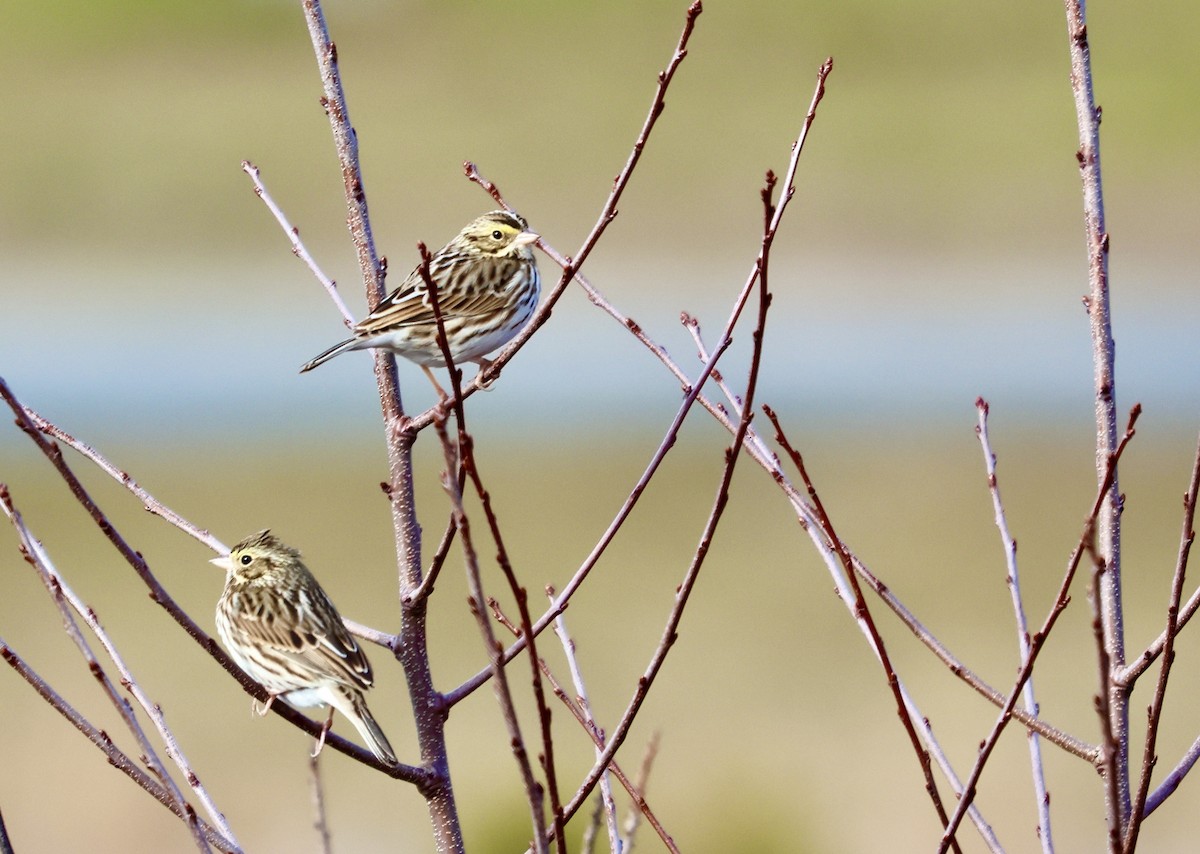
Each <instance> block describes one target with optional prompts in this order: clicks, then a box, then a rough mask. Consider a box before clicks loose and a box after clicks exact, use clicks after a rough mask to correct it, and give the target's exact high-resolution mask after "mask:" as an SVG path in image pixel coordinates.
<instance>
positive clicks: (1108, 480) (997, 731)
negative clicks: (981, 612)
mask: <svg viewBox="0 0 1200 854" xmlns="http://www.w3.org/2000/svg"><path fill="white" fill-rule="evenodd" d="M1141 411H1142V408H1141V407H1140V406H1135V407H1134V408H1133V410H1132V411H1131V412H1130V413H1129V424H1128V426H1127V427H1126V428H1125V435H1124V437H1123V438H1122V439H1121V442H1120V443H1119V444H1118V445H1117V447H1116V450H1114V451H1113V453H1112V455H1111V456H1110V457H1109V458H1108V465H1107V466H1106V468H1105V476H1104V479H1103V480H1102V481H1101V483H1100V489H1099V491H1098V494H1097V495H1096V500H1095V502H1093V504H1092V510H1091V512H1090V513H1089V514H1088V516H1087V518H1086V520H1085V521H1084V525H1083V533H1082V534H1080V537H1079V542H1078V543H1077V544H1076V546H1075V549H1074V551H1072V553H1071V558H1070V560H1069V561H1068V562H1067V570H1066V572H1065V573H1064V575H1063V580H1062V584H1061V585H1060V586H1059V589H1058V595H1057V596H1056V597H1055V599H1054V605H1053V606H1052V607H1051V608H1050V613H1049V614H1048V615H1047V616H1046V620H1045V622H1044V623H1043V624H1042V628H1041V630H1040V631H1038V632H1037V633H1036V634H1034V636H1033V637H1032V638H1031V640H1030V645H1029V657H1028V658H1027V659H1026V660H1025V662H1024V663H1023V664H1022V665H1021V668H1020V670H1018V671H1017V681H1016V683H1015V684H1014V685H1013V689H1012V691H1011V692H1010V693H1009V696H1008V701H1007V702H1006V703H1005V704H1004V707H1003V708H1002V709H1001V710H1000V716H999V717H998V718H997V719H996V723H995V724H993V726H992V731H991V732H990V733H989V734H988V737H987V738H986V739H985V740H984V742H983V744H982V745H980V748H979V755H978V756H977V757H976V758H975V764H974V766H973V767H972V768H971V773H970V775H969V776H968V777H967V784H966V786H965V787H964V788H963V792H962V796H961V797H960V798H959V800H958V806H957V807H956V808H955V810H954V814H953V815H952V816H950V825H949V826H948V827H947V828H946V832H945V833H944V834H943V835H942V840H941V843H940V845H939V846H938V854H945V851H946V849H947V848H948V847H949V846H950V843H951V842H952V840H953V838H954V834H955V833H956V832H957V830H958V826H959V825H960V824H961V823H962V819H963V815H964V813H965V812H966V810H967V808H968V807H969V806H970V805H971V803H972V802H973V801H974V800H975V792H976V786H977V785H978V784H979V778H980V775H981V774H982V773H983V768H984V766H985V765H986V764H987V760H988V757H990V756H991V754H992V751H993V750H994V749H995V747H996V743H997V742H998V741H999V740H1000V735H1001V734H1002V733H1003V732H1004V728H1005V727H1007V726H1008V722H1009V721H1010V720H1012V712H1013V707H1014V706H1016V703H1017V696H1018V695H1019V693H1020V691H1021V688H1022V687H1024V685H1025V682H1026V680H1028V679H1029V676H1030V674H1032V673H1033V667H1034V664H1035V662H1036V661H1037V657H1038V654H1039V653H1040V652H1041V651H1042V648H1043V647H1044V646H1045V643H1046V638H1047V637H1049V635H1050V632H1051V630H1053V628H1054V624H1055V623H1056V622H1058V618H1059V616H1060V615H1061V614H1062V612H1063V611H1064V610H1066V607H1067V602H1068V601H1069V600H1070V596H1069V595H1068V594H1069V591H1070V588H1071V582H1072V580H1074V578H1075V571H1076V570H1077V569H1078V568H1079V561H1080V558H1082V556H1083V552H1084V548H1085V546H1086V544H1087V542H1088V540H1089V539H1090V537H1091V532H1092V530H1093V529H1094V526H1095V525H1096V519H1097V517H1098V516H1099V515H1100V512H1101V509H1102V508H1103V507H1104V505H1105V502H1106V501H1107V500H1108V489H1109V487H1110V486H1111V485H1112V478H1113V477H1115V476H1116V471H1117V463H1118V462H1119V461H1120V459H1121V454H1122V453H1124V451H1125V448H1126V446H1128V444H1129V442H1130V441H1131V440H1132V439H1133V436H1134V429H1133V427H1134V424H1135V423H1136V422H1137V418H1138V416H1139V415H1140V414H1141Z"/></svg>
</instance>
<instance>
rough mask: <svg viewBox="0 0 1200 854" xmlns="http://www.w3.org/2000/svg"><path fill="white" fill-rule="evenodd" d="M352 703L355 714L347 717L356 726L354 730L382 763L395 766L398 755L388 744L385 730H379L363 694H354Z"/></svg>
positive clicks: (351, 698) (351, 699)
mask: <svg viewBox="0 0 1200 854" xmlns="http://www.w3.org/2000/svg"><path fill="white" fill-rule="evenodd" d="M350 702H351V703H352V704H353V706H352V708H351V711H352V712H353V714H347V715H346V717H347V718H349V719H350V722H351V723H352V724H354V728H355V729H357V730H358V734H359V735H361V736H362V737H363V741H365V742H366V743H367V747H369V748H371V752H372V753H374V754H375V758H376V759H378V760H379V761H380V762H385V763H387V764H388V765H395V764H396V753H395V751H393V750H392V745H391V744H389V743H388V740H387V736H386V735H384V734H383V730H381V729H380V728H379V724H377V723H375V718H373V717H371V710H370V709H368V708H367V701H366V699H365V698H364V697H363V695H362V694H361V693H358V692H353V693H352V695H351V697H350ZM343 713H344V710H343Z"/></svg>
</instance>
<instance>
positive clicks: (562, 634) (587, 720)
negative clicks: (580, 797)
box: [530, 587, 621, 851]
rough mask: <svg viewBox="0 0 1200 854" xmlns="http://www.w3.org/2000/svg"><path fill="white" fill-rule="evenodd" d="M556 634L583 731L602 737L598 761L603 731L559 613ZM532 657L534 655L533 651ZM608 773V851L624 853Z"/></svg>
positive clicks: (603, 782) (550, 592)
mask: <svg viewBox="0 0 1200 854" xmlns="http://www.w3.org/2000/svg"><path fill="white" fill-rule="evenodd" d="M546 595H547V596H549V597H550V601H551V602H553V601H554V588H553V587H547V588H546ZM554 633H555V634H556V635H558V640H559V642H560V643H561V644H562V648H563V655H565V656H566V658H567V668H568V669H569V670H570V671H571V684H572V685H574V686H575V701H576V702H577V703H578V704H579V711H580V712H581V713H582V714H583V724H584V728H585V729H588V730H591V731H592V732H595V733H596V734H597V735H598V736H599V740H598V741H597V743H596V758H597V759H598V758H599V757H600V753H601V752H602V751H603V750H604V730H602V729H601V728H600V726H599V725H598V724H597V723H596V718H595V716H594V715H593V714H592V704H591V701H590V700H589V699H588V691H587V685H586V684H585V683H584V681H583V670H582V669H581V668H580V666H579V658H578V656H576V655H575V641H574V640H573V639H572V638H571V634H570V632H568V631H567V621H566V620H565V619H564V618H563V615H562V614H559V615H558V616H557V617H556V618H555V619H554ZM530 655H533V652H532V650H531V651H530ZM608 776H609V775H608V771H607V770H606V771H605V772H604V774H603V775H601V777H600V803H601V806H602V808H603V813H604V817H605V825H606V826H607V828H608V842H609V848H610V849H611V850H612V851H620V850H621V837H620V831H619V830H618V828H617V805H616V803H614V801H613V795H612V782H611V781H610V780H609V778H608Z"/></svg>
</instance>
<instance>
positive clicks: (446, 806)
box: [304, 0, 463, 852]
mask: <svg viewBox="0 0 1200 854" xmlns="http://www.w3.org/2000/svg"><path fill="white" fill-rule="evenodd" d="M304 17H305V21H306V23H307V25H308V31H309V36H310V38H311V39H312V44H313V51H314V52H315V54H316V59H317V65H318V67H319V68H320V72H321V82H322V85H323V87H324V92H325V94H324V98H323V104H324V106H325V111H326V114H327V115H328V116H329V123H330V126H331V128H332V131H333V139H334V147H335V149H336V151H337V157H338V163H339V164H340V166H341V170H342V180H343V184H344V186H345V191H346V208H347V226H348V227H349V230H350V236H351V239H352V240H353V242H354V248H355V251H356V253H357V255H358V262H359V269H360V271H361V273H362V277H363V286H364V288H365V289H366V294H367V306H368V309H374V308H375V306H376V305H378V303H379V301H380V300H381V299H383V297H384V294H385V290H384V275H385V271H384V265H383V263H381V261H380V258H379V255H378V253H377V252H376V250H375V241H374V239H373V237H372V235H371V223H370V217H369V214H368V210H367V196H366V191H365V189H364V188H363V179H362V170H361V169H360V167H359V160H358V137H357V135H356V134H355V132H354V127H353V125H352V124H351V123H350V115H349V110H348V108H347V105H346V95H345V92H344V91H343V89H342V80H341V73H340V72H339V70H338V65H337V48H336V47H335V46H334V44H333V41H332V40H331V39H330V36H329V27H328V25H327V24H326V22H325V16H324V13H323V12H322V11H321V4H320V2H319V0H304ZM375 379H376V382H377V384H378V386H379V400H380V406H381V408H382V410H383V418H384V426H385V434H386V438H387V455H388V467H389V473H390V480H389V482H388V486H387V494H388V498H389V499H390V501H391V506H392V528H393V531H394V533H395V538H396V558H397V562H398V570H399V586H400V600H401V626H400V633H399V639H398V641H397V644H396V646H395V647H394V651H395V655H396V658H397V659H398V660H399V661H400V664H401V666H402V667H403V668H404V676H405V680H406V681H407V683H408V691H409V698H410V700H411V702H412V709H413V720H414V723H415V724H416V730H417V742H418V744H419V746H420V751H421V760H422V762H423V763H424V764H425V765H426V767H427V768H428V769H429V770H430V772H431V778H430V780H429V782H428V783H427V784H426V785H425V786H423V787H422V794H423V795H424V796H425V800H426V803H427V805H428V808H429V817H430V821H431V822H432V824H433V830H434V838H435V841H436V845H437V849H438V851H439V852H451V851H453V852H461V851H462V850H463V840H462V829H461V827H460V825H459V820H458V809H457V807H456V805H455V802H454V790H453V788H452V786H451V782H450V764H449V759H448V757H447V753H446V733H445V723H446V714H447V712H446V705H445V702H444V700H443V698H442V696H441V695H440V694H439V693H438V692H437V691H436V690H434V687H433V677H432V675H431V673H430V670H429V650H428V646H427V643H428V638H427V634H426V623H425V621H426V613H427V607H426V600H425V599H424V598H420V597H419V598H412V597H410V596H408V594H409V593H410V592H411V591H415V590H417V589H419V588H420V586H421V528H420V525H419V524H418V523H417V513H416V499H415V497H414V495H413V466H412V445H413V442H414V441H415V440H416V433H415V432H413V431H412V430H411V429H408V426H407V424H406V419H405V417H404V408H403V405H402V403H401V398H400V384H399V381H398V379H397V376H396V360H395V358H394V357H393V356H392V355H391V354H390V353H388V352H387V351H385V350H375Z"/></svg>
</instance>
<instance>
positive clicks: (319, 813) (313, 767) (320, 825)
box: [308, 753, 333, 854]
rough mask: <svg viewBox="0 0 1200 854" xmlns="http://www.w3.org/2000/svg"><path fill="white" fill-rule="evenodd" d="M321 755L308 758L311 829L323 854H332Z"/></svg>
mask: <svg viewBox="0 0 1200 854" xmlns="http://www.w3.org/2000/svg"><path fill="white" fill-rule="evenodd" d="M320 760H321V754H320V753H317V754H316V755H315V756H310V757H309V758H308V774H309V777H308V779H309V784H310V787H311V789H312V802H313V829H314V830H315V831H316V832H317V836H318V837H319V838H320V840H321V851H322V852H323V854H333V840H332V838H331V837H330V835H329V817H328V816H327V815H326V813H325V785H324V783H323V782H322V781H321V764H320Z"/></svg>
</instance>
